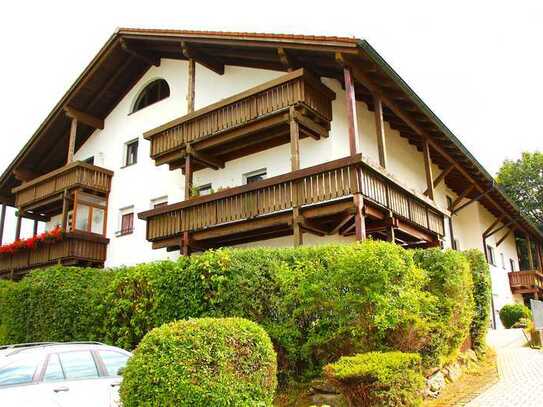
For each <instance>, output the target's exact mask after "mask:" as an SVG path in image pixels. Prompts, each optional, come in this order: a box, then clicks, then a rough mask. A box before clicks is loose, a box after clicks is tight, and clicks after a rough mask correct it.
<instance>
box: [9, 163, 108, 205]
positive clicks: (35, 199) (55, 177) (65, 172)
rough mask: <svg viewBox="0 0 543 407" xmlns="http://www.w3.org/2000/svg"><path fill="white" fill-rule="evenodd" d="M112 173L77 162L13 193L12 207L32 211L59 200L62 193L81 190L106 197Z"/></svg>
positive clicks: (25, 184) (16, 189)
mask: <svg viewBox="0 0 543 407" xmlns="http://www.w3.org/2000/svg"><path fill="white" fill-rule="evenodd" d="M112 175H113V172H112V171H109V170H106V169H104V168H101V167H97V166H95V165H90V164H87V163H84V162H81V161H74V162H73V163H71V164H68V165H66V166H64V167H62V168H59V169H58V170H55V171H52V172H50V173H48V174H45V175H42V176H41V177H38V178H35V179H33V180H32V181H29V182H25V183H23V184H22V185H20V186H18V187H16V188H14V189H13V193H15V205H16V206H17V207H18V208H20V209H23V210H28V209H30V210H34V209H36V208H39V207H41V206H43V205H47V204H49V203H51V202H52V201H55V200H60V199H61V198H62V193H63V192H64V191H65V190H70V189H75V188H81V189H83V190H87V191H93V192H96V193H99V194H104V195H105V194H107V193H108V192H109V190H110V187H111V177H112Z"/></svg>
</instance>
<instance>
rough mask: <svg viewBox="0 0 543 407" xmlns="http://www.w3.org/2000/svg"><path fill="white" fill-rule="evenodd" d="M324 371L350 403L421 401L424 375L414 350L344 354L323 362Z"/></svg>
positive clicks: (360, 405)
mask: <svg viewBox="0 0 543 407" xmlns="http://www.w3.org/2000/svg"><path fill="white" fill-rule="evenodd" d="M324 374H325V376H326V378H327V379H328V380H329V381H330V382H331V383H332V384H333V385H335V386H337V387H338V388H339V389H340V390H341V392H342V393H343V394H344V395H345V397H346V398H347V400H348V401H349V405H350V406H353V407H366V406H372V407H373V406H418V405H420V404H421V403H422V389H423V387H424V377H423V376H422V373H421V358H420V355H418V354H416V353H402V352H386V353H381V352H370V353H362V354H358V355H355V356H344V357H342V358H340V359H339V361H338V362H336V363H334V364H330V365H327V366H325V368H324Z"/></svg>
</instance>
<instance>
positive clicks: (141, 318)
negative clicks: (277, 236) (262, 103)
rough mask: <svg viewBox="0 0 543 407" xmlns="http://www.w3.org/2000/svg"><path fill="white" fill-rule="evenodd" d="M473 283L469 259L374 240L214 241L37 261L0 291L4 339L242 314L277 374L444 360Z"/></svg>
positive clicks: (108, 337) (116, 332) (455, 344)
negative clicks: (123, 255)
mask: <svg viewBox="0 0 543 407" xmlns="http://www.w3.org/2000/svg"><path fill="white" fill-rule="evenodd" d="M471 292H472V291H471V276H470V273H469V265H468V262H467V260H466V258H465V256H463V255H462V254H460V253H457V252H452V251H446V252H441V251H439V250H429V251H411V250H404V249H403V248H401V247H400V246H398V245H394V244H392V243H386V242H377V241H372V240H368V241H366V242H364V243H362V244H352V245H329V246H320V247H303V248H296V249H244V250H240V249H237V250H236V249H221V250H216V251H208V252H205V253H203V254H201V255H195V256H191V257H190V258H180V259H179V260H178V261H175V262H173V261H161V262H155V263H149V264H143V265H138V266H134V267H125V268H118V269H112V270H107V271H102V270H82V269H73V268H62V267H54V268H51V269H48V270H43V271H36V272H33V273H31V274H30V276H29V277H26V278H24V279H23V280H22V281H21V282H19V283H17V284H15V285H14V288H10V289H7V290H4V294H2V290H0V297H3V298H0V322H1V324H2V325H3V328H2V329H3V331H4V337H3V338H1V337H0V341H2V342H4V343H5V342H28V341H43V340H71V339H77V340H83V339H98V340H103V341H106V342H108V343H112V344H116V345H119V346H122V347H124V348H126V349H134V348H135V347H136V345H137V344H138V343H139V342H140V341H141V339H142V338H143V336H144V335H145V334H146V333H147V332H149V331H150V330H151V329H153V328H155V327H157V326H160V325H162V324H164V323H168V322H171V321H174V320H178V319H187V318H201V317H217V318H220V317H241V318H246V319H249V320H251V321H254V322H256V323H258V324H260V325H261V326H263V327H264V329H265V330H266V331H267V332H268V334H269V335H270V337H271V338H272V341H273V343H274V346H275V349H276V351H277V353H278V362H279V371H280V380H281V381H282V382H284V381H286V380H288V379H289V378H291V377H292V378H296V379H300V378H312V377H315V376H317V375H319V374H320V372H321V369H322V366H324V365H325V364H327V363H331V362H334V361H336V360H337V359H338V358H339V357H340V356H343V355H348V354H355V353H363V352H369V351H389V350H399V351H402V352H420V353H421V355H422V356H423V363H424V365H425V366H426V365H428V366H431V365H437V364H441V363H443V362H444V361H447V360H449V359H450V358H451V357H452V356H453V355H455V354H456V352H458V348H459V347H460V345H461V344H462V342H463V340H464V339H465V337H466V335H467V332H468V328H469V325H470V323H471V316H472V314H473V309H472V307H473V298H472V295H471ZM3 303H6V304H7V305H6V306H5V307H4V306H3V305H2V304H3ZM1 332H2V331H1V330H0V334H1Z"/></svg>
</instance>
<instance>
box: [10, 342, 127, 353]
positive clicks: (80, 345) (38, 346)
mask: <svg viewBox="0 0 543 407" xmlns="http://www.w3.org/2000/svg"><path fill="white" fill-rule="evenodd" d="M93 349H108V350H116V351H121V352H124V353H126V354H130V352H127V351H125V350H124V349H121V348H117V347H115V346H110V345H106V344H103V343H100V342H36V343H23V344H14V345H4V346H0V357H2V356H3V357H10V356H15V355H23V354H24V355H30V354H41V353H44V352H46V353H55V352H65V351H74V350H93Z"/></svg>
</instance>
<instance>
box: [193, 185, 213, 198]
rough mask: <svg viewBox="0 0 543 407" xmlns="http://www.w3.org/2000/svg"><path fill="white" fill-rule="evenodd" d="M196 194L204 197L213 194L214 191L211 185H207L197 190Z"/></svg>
mask: <svg viewBox="0 0 543 407" xmlns="http://www.w3.org/2000/svg"><path fill="white" fill-rule="evenodd" d="M196 192H197V195H198V196H204V195H209V194H211V193H213V189H212V188H211V184H205V185H202V186H199V187H198V188H196Z"/></svg>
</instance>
